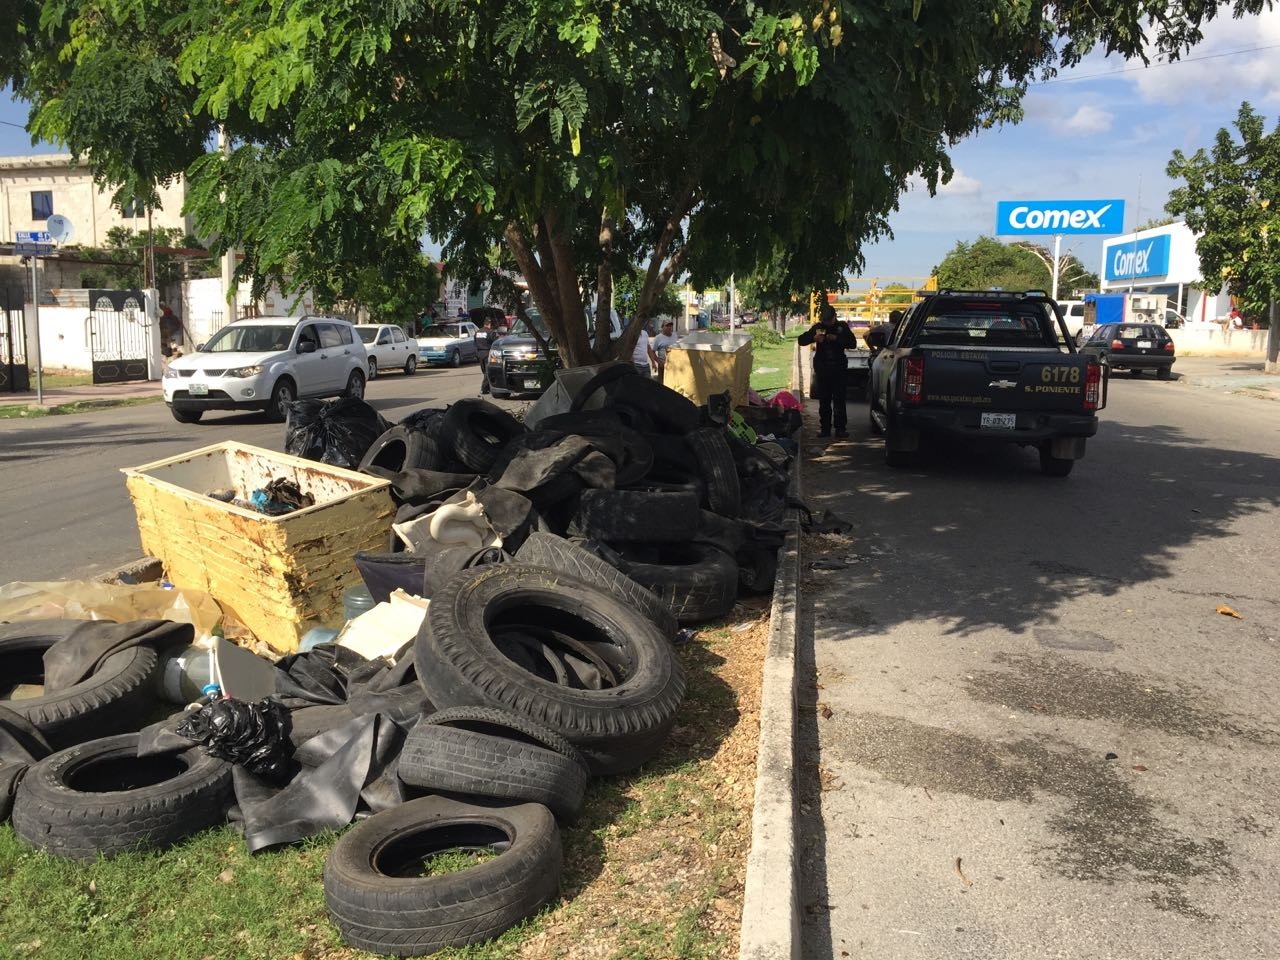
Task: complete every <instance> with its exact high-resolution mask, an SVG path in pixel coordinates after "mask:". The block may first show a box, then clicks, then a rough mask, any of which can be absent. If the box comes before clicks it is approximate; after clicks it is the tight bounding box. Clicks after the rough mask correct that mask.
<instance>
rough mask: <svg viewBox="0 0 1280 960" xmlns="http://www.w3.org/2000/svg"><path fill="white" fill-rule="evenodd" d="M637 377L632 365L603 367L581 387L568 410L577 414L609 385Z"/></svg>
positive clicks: (622, 364) (616, 364)
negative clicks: (625, 378)
mask: <svg viewBox="0 0 1280 960" xmlns="http://www.w3.org/2000/svg"><path fill="white" fill-rule="evenodd" d="M637 375H638V371H637V370H636V367H635V364H633V363H615V364H611V365H610V366H607V367H605V368H604V369H603V370H601V371H599V372H598V373H597V374H596V375H595V376H594V377H592V378H591V379H590V380H588V381H587V382H586V383H584V384H583V385H582V389H581V390H579V391H578V392H577V394H576V395H575V396H574V398H573V402H572V403H571V404H570V406H569V410H570V411H571V412H573V413H577V412H578V411H580V410H581V409H582V408H583V407H584V406H586V403H587V401H588V400H590V399H591V398H592V397H593V396H595V395H596V393H597V392H598V391H600V390H603V389H604V388H605V387H607V386H609V384H611V383H614V382H615V381H617V380H619V379H620V378H622V377H625V376H633V377H634V376H637Z"/></svg>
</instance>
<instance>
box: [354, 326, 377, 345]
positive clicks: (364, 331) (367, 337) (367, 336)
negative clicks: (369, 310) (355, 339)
mask: <svg viewBox="0 0 1280 960" xmlns="http://www.w3.org/2000/svg"><path fill="white" fill-rule="evenodd" d="M356 333H358V334H360V339H361V340H363V341H364V342H365V343H373V341H375V340H377V339H378V328H377V327H356Z"/></svg>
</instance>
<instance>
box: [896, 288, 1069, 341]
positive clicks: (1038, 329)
mask: <svg viewBox="0 0 1280 960" xmlns="http://www.w3.org/2000/svg"><path fill="white" fill-rule="evenodd" d="M919 341H920V342H921V343H943V344H952V345H956V346H959V345H962V344H964V345H973V346H999V347H1047V346H1057V344H1058V336H1057V333H1056V331H1055V330H1054V328H1053V326H1052V325H1051V323H1050V321H1049V318H1048V315H1047V314H1046V313H1045V311H1044V310H1042V309H1041V308H1040V306H1039V305H1038V304H1034V303H1015V302H994V303H984V302H980V301H973V302H960V301H954V300H950V301H943V302H942V303H940V304H939V305H938V308H937V311H936V312H935V313H932V314H930V315H929V316H928V317H926V318H925V320H924V324H923V326H922V327H921V328H920V336H919Z"/></svg>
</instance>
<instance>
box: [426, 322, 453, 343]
mask: <svg viewBox="0 0 1280 960" xmlns="http://www.w3.org/2000/svg"><path fill="white" fill-rule="evenodd" d="M422 335H423V336H424V337H446V338H448V339H450V340H456V339H457V338H458V337H460V336H462V328H461V327H459V326H458V325H457V324H455V323H437V324H435V325H433V326H430V327H427V329H425V330H423V331H422Z"/></svg>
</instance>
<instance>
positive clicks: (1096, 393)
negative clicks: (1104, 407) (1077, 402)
mask: <svg viewBox="0 0 1280 960" xmlns="http://www.w3.org/2000/svg"><path fill="white" fill-rule="evenodd" d="M1101 397H1102V367H1101V366H1099V365H1098V364H1096V363H1091V364H1089V366H1088V367H1087V368H1086V369H1085V372H1084V408H1085V409H1086V410H1097V409H1098V401H1099V399H1100V398H1101Z"/></svg>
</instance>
